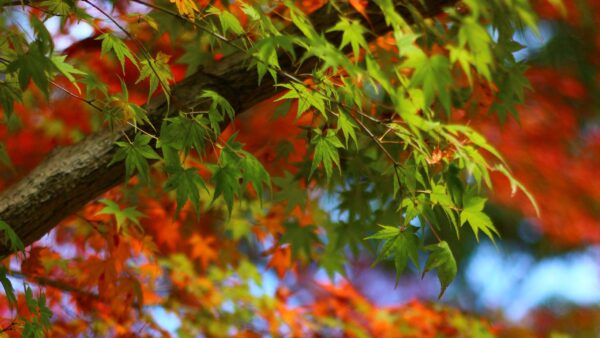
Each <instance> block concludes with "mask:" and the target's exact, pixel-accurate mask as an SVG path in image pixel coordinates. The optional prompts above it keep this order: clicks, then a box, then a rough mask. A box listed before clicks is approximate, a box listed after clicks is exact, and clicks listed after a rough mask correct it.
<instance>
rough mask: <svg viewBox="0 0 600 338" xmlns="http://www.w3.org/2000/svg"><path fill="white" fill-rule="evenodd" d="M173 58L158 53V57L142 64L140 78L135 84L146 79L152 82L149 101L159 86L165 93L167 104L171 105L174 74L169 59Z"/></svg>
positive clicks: (148, 59) (146, 60)
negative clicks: (170, 84) (171, 84)
mask: <svg viewBox="0 0 600 338" xmlns="http://www.w3.org/2000/svg"><path fill="white" fill-rule="evenodd" d="M170 58H171V57H170V56H169V55H167V54H165V53H162V52H158V54H157V55H156V57H154V58H147V59H145V60H142V61H141V62H140V65H141V69H140V76H139V78H138V79H137V81H136V82H135V83H136V84H138V83H140V82H141V81H143V80H145V79H149V80H150V89H149V92H148V99H150V97H151V96H152V94H154V92H155V91H156V89H158V86H159V85H160V87H161V88H162V90H163V92H164V93H165V98H166V99H167V103H169V99H170V93H171V87H170V86H169V82H170V81H172V80H173V74H172V73H171V67H169V59H170Z"/></svg>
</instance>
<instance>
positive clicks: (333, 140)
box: [309, 129, 344, 179]
mask: <svg viewBox="0 0 600 338" xmlns="http://www.w3.org/2000/svg"><path fill="white" fill-rule="evenodd" d="M313 144H315V153H314V158H313V161H312V166H311V168H310V175H309V176H312V174H313V173H314V171H315V169H317V166H318V165H319V164H321V163H323V167H324V168H325V175H326V176H327V179H330V178H331V175H332V174H333V164H335V165H336V166H337V167H338V169H339V168H340V155H339V152H338V150H337V149H338V148H344V145H343V144H342V143H341V142H340V140H339V139H338V137H337V135H336V134H335V132H334V131H333V130H331V129H329V130H327V134H326V135H325V136H323V135H321V134H320V133H319V132H318V131H317V135H316V136H315V137H314V138H313Z"/></svg>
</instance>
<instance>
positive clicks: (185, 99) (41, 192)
mask: <svg viewBox="0 0 600 338" xmlns="http://www.w3.org/2000/svg"><path fill="white" fill-rule="evenodd" d="M411 2H412V3H414V4H416V5H415V7H416V8H417V9H418V11H419V12H420V14H421V15H422V16H423V17H431V16H434V15H437V14H439V13H440V12H441V10H442V9H443V8H444V7H445V6H448V5H452V4H454V3H455V2H456V0H426V1H421V0H411ZM421 2H422V3H424V5H421V4H420V3H421ZM405 3H406V2H400V4H399V5H398V7H397V9H398V11H399V13H400V14H401V15H402V16H404V17H405V18H406V19H407V21H412V19H411V15H410V14H409V12H408V10H407V9H406V6H403V5H402V4H405ZM342 8H343V10H344V12H347V13H349V15H351V16H353V17H355V18H359V19H361V20H362V19H363V18H362V17H361V16H360V15H359V14H358V13H356V12H355V11H354V9H353V8H352V7H350V6H349V5H346V4H344V5H342ZM368 13H369V22H365V25H366V26H367V27H370V28H371V30H372V31H373V32H374V33H375V35H379V34H383V33H385V32H386V31H387V30H388V29H389V27H387V26H386V24H385V20H384V18H383V15H382V14H381V12H379V11H378V8H377V7H376V6H374V5H373V2H371V4H370V6H369V8H368ZM310 20H311V21H312V23H313V25H314V26H315V28H316V29H317V31H322V32H324V31H326V30H327V29H328V28H330V27H332V26H333V25H334V24H335V23H336V22H337V20H338V17H337V15H335V13H334V12H333V9H331V8H328V7H327V6H325V7H323V8H321V9H319V10H317V11H316V12H315V13H313V14H311V15H310ZM289 32H291V33H294V28H290V29H289ZM326 38H327V39H328V40H330V41H331V42H332V43H333V44H335V45H338V44H339V42H340V40H341V33H340V32H330V33H327V34H326ZM317 62H318V60H316V59H315V58H312V59H308V60H305V61H304V62H303V64H302V65H301V66H300V68H299V69H298V68H297V65H293V64H292V61H291V60H290V59H289V58H287V57H286V56H285V55H282V56H281V58H280V65H281V67H282V70H284V71H287V72H296V73H307V72H310V71H311V70H312V69H313V68H314V66H315V65H316V64H317ZM247 66H248V56H247V55H245V54H244V53H241V52H240V53H237V54H234V55H231V56H229V57H228V58H226V59H224V60H223V62H221V64H220V66H219V67H218V68H217V69H213V70H210V71H208V70H199V71H198V72H196V73H195V74H193V75H191V76H189V77H187V78H186V79H184V80H183V81H181V82H180V83H178V84H176V85H175V86H173V88H172V103H171V106H170V108H171V111H177V110H178V109H181V108H183V107H197V106H198V105H199V104H201V103H200V102H198V99H197V98H196V97H197V96H198V94H199V93H200V92H201V91H202V90H204V89H212V90H215V91H217V92H219V93H220V94H221V95H222V96H223V97H225V98H226V99H227V100H228V101H229V102H230V103H231V105H232V106H233V107H234V109H235V111H236V114H240V113H242V112H244V111H245V110H247V109H248V108H250V107H252V106H253V105H255V104H256V103H258V102H260V101H262V100H265V99H267V98H269V97H272V96H273V95H275V94H276V90H277V89H276V87H274V86H273V81H272V80H271V79H270V78H269V77H268V76H266V77H265V78H264V79H263V80H262V82H261V84H260V85H257V83H258V80H257V74H256V72H255V71H252V70H248V69H247ZM280 81H283V82H285V81H286V79H285V78H282V79H280ZM147 108H148V111H149V115H150V117H151V120H152V121H153V124H154V125H156V126H160V120H161V118H162V117H163V116H165V113H166V105H165V103H164V101H163V100H161V99H159V100H157V101H155V102H152V103H151V104H150V105H149V107H147ZM200 108H201V107H200ZM124 131H125V132H127V133H132V132H133V131H132V130H131V129H125V130H124ZM121 135H122V133H121V132H120V131H119V132H115V131H112V132H111V131H102V132H99V133H97V134H94V135H91V136H89V137H87V138H86V139H84V140H83V141H82V142H80V143H78V144H75V145H72V146H68V147H64V148H59V149H56V150H55V151H53V152H52V153H51V154H50V155H49V157H48V158H47V159H46V160H44V162H42V163H41V164H40V165H39V166H38V167H37V168H36V169H34V170H33V171H32V172H31V173H29V174H28V175H27V176H26V177H25V178H23V179H22V180H21V181H19V182H17V183H16V184H15V185H13V186H12V187H9V188H8V189H7V190H6V191H4V192H2V193H1V194H0V220H3V221H4V222H6V223H8V224H9V225H10V226H11V227H12V228H13V229H14V231H15V232H16V233H17V235H18V236H19V237H20V238H21V240H22V241H23V243H24V244H25V246H27V245H30V244H31V243H33V242H34V241H36V240H38V239H39V238H41V237H42V236H43V235H44V234H46V233H48V232H49V231H50V230H52V228H53V227H54V226H56V225H57V224H58V223H59V222H60V221H61V220H63V219H64V218H66V217H67V216H69V215H71V214H73V213H74V212H76V211H77V210H79V209H81V207H83V206H84V205H85V204H86V203H87V202H89V201H91V200H93V199H94V198H96V197H97V196H99V195H100V194H102V193H103V192H105V191H107V190H108V189H110V188H111V187H114V186H115V185H117V184H119V183H123V182H124V180H125V169H124V164H123V163H122V162H121V163H115V164H112V165H109V163H110V162H111V160H112V158H113V156H114V154H115V152H116V150H117V148H116V147H115V145H114V142H115V141H117V140H118V139H119V138H120V137H121ZM1 242H3V241H0V255H1V256H4V255H7V254H10V253H11V252H10V249H9V247H8V246H7V245H6V243H1Z"/></svg>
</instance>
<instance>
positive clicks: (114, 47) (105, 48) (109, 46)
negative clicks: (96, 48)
mask: <svg viewBox="0 0 600 338" xmlns="http://www.w3.org/2000/svg"><path fill="white" fill-rule="evenodd" d="M96 40H102V45H101V49H100V53H101V54H108V53H109V52H111V51H112V52H113V53H114V54H115V56H116V57H117V60H119V64H121V68H122V70H123V72H125V59H129V61H131V63H132V64H133V65H134V66H136V68H139V65H138V62H137V60H136V58H135V57H134V56H133V53H132V52H131V50H130V49H129V47H127V45H126V44H125V42H123V40H121V39H119V38H117V37H115V36H113V35H112V34H111V33H104V34H102V35H100V36H99V37H97V38H96Z"/></svg>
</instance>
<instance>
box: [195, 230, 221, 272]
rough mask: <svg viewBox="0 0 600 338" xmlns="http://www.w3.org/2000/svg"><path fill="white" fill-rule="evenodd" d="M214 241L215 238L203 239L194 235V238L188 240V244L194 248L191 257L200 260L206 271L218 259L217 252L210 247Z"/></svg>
mask: <svg viewBox="0 0 600 338" xmlns="http://www.w3.org/2000/svg"><path fill="white" fill-rule="evenodd" d="M214 241H215V238H214V237H213V236H207V237H202V236H200V235H198V234H194V235H192V238H190V239H189V240H188V243H189V244H190V245H191V246H192V252H191V253H190V256H191V257H192V258H199V259H200V264H202V268H204V269H206V267H207V266H208V263H210V262H211V261H215V260H216V258H217V252H216V251H215V249H213V248H212V247H211V246H210V245H211V244H212V243H213V242H214Z"/></svg>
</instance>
